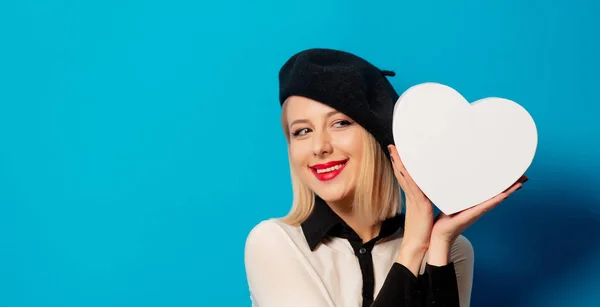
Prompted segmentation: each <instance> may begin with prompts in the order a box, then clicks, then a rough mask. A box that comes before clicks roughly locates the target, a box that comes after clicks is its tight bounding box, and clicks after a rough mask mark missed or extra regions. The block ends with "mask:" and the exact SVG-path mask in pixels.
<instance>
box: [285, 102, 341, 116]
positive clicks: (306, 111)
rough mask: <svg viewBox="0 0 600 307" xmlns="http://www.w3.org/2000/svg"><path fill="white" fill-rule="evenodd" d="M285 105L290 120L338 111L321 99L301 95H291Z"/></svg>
mask: <svg viewBox="0 0 600 307" xmlns="http://www.w3.org/2000/svg"><path fill="white" fill-rule="evenodd" d="M284 107H285V115H286V117H287V119H288V120H290V121H293V120H294V119H298V118H311V117H323V116H327V115H328V114H330V113H333V112H336V111H337V110H335V109H334V108H332V107H330V106H328V105H326V104H323V103H321V102H319V101H316V100H313V99H310V98H306V97H301V96H291V97H289V98H288V99H287V100H286V102H285V106H284Z"/></svg>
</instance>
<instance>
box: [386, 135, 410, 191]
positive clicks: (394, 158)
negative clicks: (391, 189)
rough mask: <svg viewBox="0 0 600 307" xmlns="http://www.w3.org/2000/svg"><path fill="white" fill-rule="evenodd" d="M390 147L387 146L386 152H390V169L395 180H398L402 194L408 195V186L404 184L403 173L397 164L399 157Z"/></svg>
mask: <svg viewBox="0 0 600 307" xmlns="http://www.w3.org/2000/svg"><path fill="white" fill-rule="evenodd" d="M392 147H393V146H392V145H390V146H388V150H389V151H390V158H391V160H392V167H393V169H394V174H395V175H396V178H397V179H398V183H400V187H401V188H402V190H404V193H409V192H410V191H409V189H408V185H407V183H406V178H405V177H404V173H403V172H402V170H401V168H400V166H399V165H398V164H399V163H400V162H399V160H400V159H399V157H398V154H397V153H396V152H395V151H394V150H392Z"/></svg>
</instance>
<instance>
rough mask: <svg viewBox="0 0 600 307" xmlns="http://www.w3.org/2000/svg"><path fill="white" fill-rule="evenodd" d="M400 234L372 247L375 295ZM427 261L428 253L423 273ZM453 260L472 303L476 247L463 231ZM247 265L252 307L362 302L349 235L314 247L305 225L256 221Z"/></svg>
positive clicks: (464, 305) (355, 305)
mask: <svg viewBox="0 0 600 307" xmlns="http://www.w3.org/2000/svg"><path fill="white" fill-rule="evenodd" d="M402 238H403V229H402V227H401V228H400V229H399V230H398V231H397V232H396V233H394V234H393V235H391V236H390V237H388V238H387V239H385V240H384V241H383V242H381V243H377V244H376V245H375V246H374V247H373V251H372V256H373V266H374V271H375V297H376V296H377V294H378V293H379V291H380V290H381V287H382V285H383V283H384V281H385V279H386V276H387V274H388V271H389V270H390V268H391V267H392V265H393V264H394V261H395V259H396V256H397V254H398V250H399V247H400V243H401V242H402ZM426 262H427V254H425V257H424V259H423V262H422V264H421V267H420V274H422V273H423V271H424V268H425V264H426ZM450 262H454V268H455V271H456V278H457V282H458V290H459V298H460V306H461V307H468V306H469V305H470V299H471V289H472V283H473V269H474V252H473V247H472V245H471V243H470V242H469V240H468V239H467V238H466V237H464V236H462V235H461V236H459V237H458V238H457V239H456V241H455V243H454V245H453V246H452V249H451V252H450ZM245 267H246V274H247V279H248V285H249V290H250V299H251V302H252V306H255V307H293V306H299V307H300V306H301V307H332V306H342V307H359V306H361V301H362V297H361V291H362V277H361V270H360V267H359V263H358V260H357V258H356V256H355V253H354V250H353V249H352V246H351V245H350V243H349V242H348V240H346V239H342V238H337V237H332V238H330V239H329V240H326V241H325V242H323V243H322V244H321V245H320V246H319V247H318V248H317V249H316V250H314V251H311V250H310V248H309V246H308V244H307V241H306V239H305V237H304V234H303V232H302V228H301V227H296V226H290V225H288V224H285V223H283V222H281V221H280V220H279V219H269V220H265V221H262V222H261V223H259V224H258V225H256V226H255V227H254V228H253V229H252V231H251V232H250V234H249V235H248V237H247V240H246V246H245ZM400 290H401V289H399V291H400Z"/></svg>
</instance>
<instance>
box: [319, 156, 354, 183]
mask: <svg viewBox="0 0 600 307" xmlns="http://www.w3.org/2000/svg"><path fill="white" fill-rule="evenodd" d="M347 162H348V159H345V160H340V161H331V162H327V163H323V164H315V165H313V166H311V167H310V170H311V171H312V173H313V174H314V175H315V177H317V179H319V180H321V181H327V180H331V179H333V178H335V177H337V175H339V174H340V173H341V172H342V170H343V169H344V167H346V164H347ZM326 169H329V170H328V171H324V170H326Z"/></svg>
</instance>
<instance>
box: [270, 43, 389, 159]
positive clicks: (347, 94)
mask: <svg viewBox="0 0 600 307" xmlns="http://www.w3.org/2000/svg"><path fill="white" fill-rule="evenodd" d="M394 75H395V73H394V72H392V71H387V70H380V69H379V68H377V67H375V66H374V65H373V64H371V63H370V62H368V61H367V60H365V59H363V58H361V57H359V56H357V55H354V54H351V53H349V52H345V51H341V50H334V49H326V48H312V49H307V50H303V51H301V52H298V53H296V54H294V55H293V56H291V57H290V58H289V59H288V60H287V61H286V62H285V63H284V65H283V66H282V67H281V69H280V71H279V101H280V105H281V106H283V103H284V102H285V100H286V99H287V98H288V97H290V96H302V97H306V98H309V99H312V100H315V101H318V102H320V103H323V104H325V105H328V106H330V107H332V108H333V109H336V110H337V111H339V112H341V113H344V114H345V115H347V116H348V117H350V118H352V120H354V121H356V122H357V123H358V124H359V125H361V126H362V127H363V128H365V130H367V131H368V132H369V133H370V134H371V135H373V137H374V138H375V140H377V142H378V143H379V145H380V146H381V148H382V150H383V151H384V153H385V154H386V157H387V158H388V159H389V158H390V157H389V152H388V150H387V146H388V145H389V144H393V141H394V139H393V134H392V115H393V111H394V105H395V103H396V101H397V100H398V97H399V96H398V93H397V92H396V90H395V89H394V87H393V86H392V85H391V84H390V82H389V80H388V79H387V77H388V76H394Z"/></svg>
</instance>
